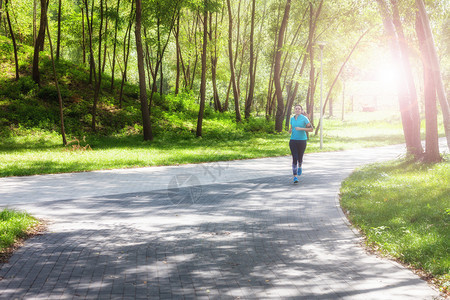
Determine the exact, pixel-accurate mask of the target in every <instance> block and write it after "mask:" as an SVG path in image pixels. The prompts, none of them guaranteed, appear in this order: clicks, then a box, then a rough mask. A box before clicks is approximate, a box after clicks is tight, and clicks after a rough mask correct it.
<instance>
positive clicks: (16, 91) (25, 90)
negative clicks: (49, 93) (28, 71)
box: [0, 76, 38, 99]
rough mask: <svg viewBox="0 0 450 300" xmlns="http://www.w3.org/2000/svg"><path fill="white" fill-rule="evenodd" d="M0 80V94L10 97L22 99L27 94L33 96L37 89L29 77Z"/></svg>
mask: <svg viewBox="0 0 450 300" xmlns="http://www.w3.org/2000/svg"><path fill="white" fill-rule="evenodd" d="M3 80H4V81H3V82H0V87H1V88H0V96H4V97H8V98H11V99H23V98H25V97H27V96H33V95H34V94H35V93H36V90H37V89H38V86H37V84H36V83H35V82H34V81H33V79H31V77H29V76H26V77H20V78H19V80H17V81H15V80H9V79H3Z"/></svg>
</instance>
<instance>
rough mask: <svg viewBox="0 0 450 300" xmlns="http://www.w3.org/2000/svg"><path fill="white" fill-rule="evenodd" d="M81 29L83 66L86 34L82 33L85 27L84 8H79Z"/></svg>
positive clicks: (84, 62)
mask: <svg viewBox="0 0 450 300" xmlns="http://www.w3.org/2000/svg"><path fill="white" fill-rule="evenodd" d="M81 27H82V33H81V35H82V36H83V41H82V45H81V47H82V50H83V65H85V64H86V33H85V32H84V31H85V30H84V29H85V26H84V8H83V7H82V8H81Z"/></svg>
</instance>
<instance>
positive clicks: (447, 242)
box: [341, 157, 450, 284]
mask: <svg viewBox="0 0 450 300" xmlns="http://www.w3.org/2000/svg"><path fill="white" fill-rule="evenodd" d="M447 158H448V157H447ZM449 187H450V163H449V162H448V161H444V162H442V163H439V164H434V165H431V164H423V163H416V162H413V161H410V160H408V159H402V160H398V161H393V162H389V163H384V164H375V165H371V166H367V167H364V168H362V169H360V170H359V171H357V172H355V173H354V174H352V175H351V176H350V177H349V178H348V179H347V180H345V181H344V182H343V184H342V188H341V204H342V207H343V209H344V210H345V211H347V213H348V215H349V218H350V220H351V221H352V223H353V224H355V225H356V226H357V227H358V228H360V229H361V230H362V231H363V232H364V234H365V235H366V238H367V243H368V244H369V245H370V246H372V247H375V248H377V249H379V250H381V251H382V252H383V253H385V254H388V255H390V256H393V257H396V258H398V259H400V260H401V261H403V262H406V263H408V264H411V265H413V266H414V267H416V268H419V269H423V270H425V271H426V272H428V273H431V274H433V276H436V277H437V278H440V279H442V280H443V281H447V284H448V283H449V273H450V272H449V271H450V230H449V228H450V227H449V225H450V224H449V222H450V217H449V214H448V211H449V208H450V206H449V205H450V203H449V198H448V195H450V188H449ZM445 278H446V279H445Z"/></svg>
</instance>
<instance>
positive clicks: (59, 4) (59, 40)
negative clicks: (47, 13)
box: [56, 0, 61, 60]
mask: <svg viewBox="0 0 450 300" xmlns="http://www.w3.org/2000/svg"><path fill="white" fill-rule="evenodd" d="M60 48H61V0H58V37H57V39H56V60H59V55H60Z"/></svg>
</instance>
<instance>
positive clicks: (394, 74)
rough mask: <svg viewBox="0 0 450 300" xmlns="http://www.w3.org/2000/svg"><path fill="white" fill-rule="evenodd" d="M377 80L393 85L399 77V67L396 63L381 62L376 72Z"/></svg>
mask: <svg viewBox="0 0 450 300" xmlns="http://www.w3.org/2000/svg"><path fill="white" fill-rule="evenodd" d="M376 76H377V80H378V81H380V82H381V83H383V84H384V85H387V86H390V87H395V86H396V85H397V83H398V81H399V79H400V67H399V66H398V64H396V63H387V62H385V63H383V64H381V65H380V66H379V67H378V69H377V72H376Z"/></svg>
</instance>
